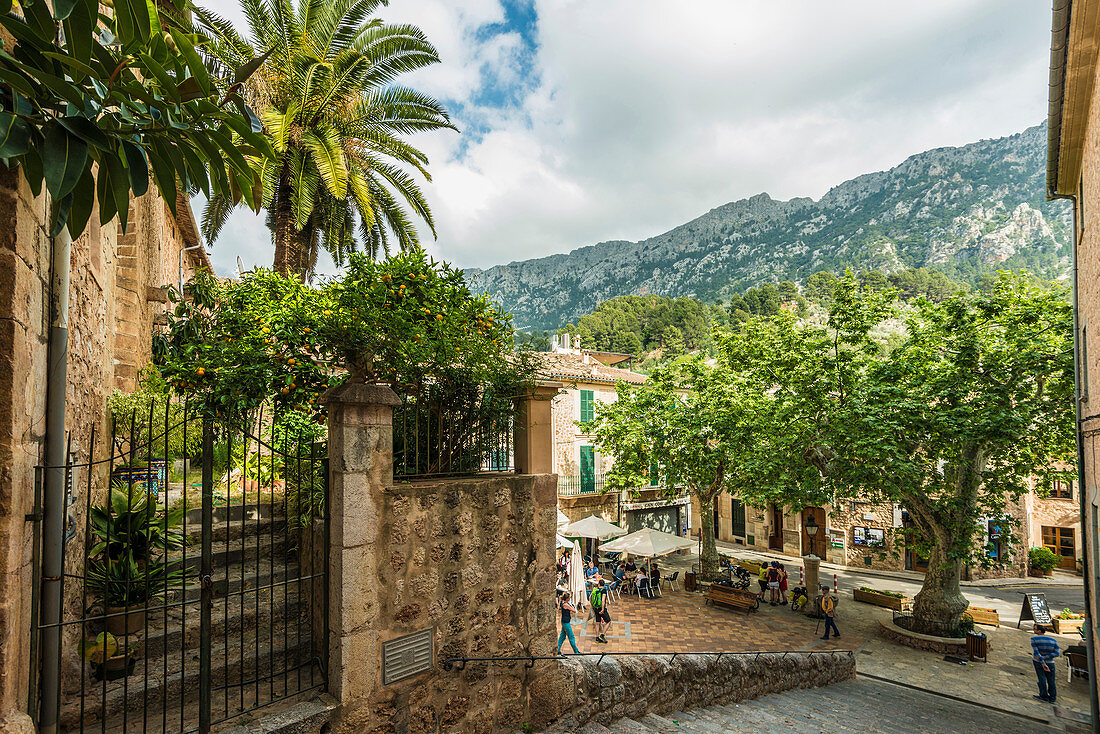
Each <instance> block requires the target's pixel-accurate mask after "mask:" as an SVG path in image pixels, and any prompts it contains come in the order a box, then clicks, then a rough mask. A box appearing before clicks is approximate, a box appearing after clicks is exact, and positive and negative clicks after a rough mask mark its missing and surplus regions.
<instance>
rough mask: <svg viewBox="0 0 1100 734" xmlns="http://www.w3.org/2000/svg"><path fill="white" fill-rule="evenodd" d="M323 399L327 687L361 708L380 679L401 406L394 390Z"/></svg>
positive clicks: (349, 388)
mask: <svg viewBox="0 0 1100 734" xmlns="http://www.w3.org/2000/svg"><path fill="white" fill-rule="evenodd" d="M324 400H325V402H326V403H327V405H328V450H329V508H330V518H331V519H330V526H329V533H330V535H329V543H330V561H329V569H328V584H329V649H328V660H329V668H328V670H329V679H328V687H329V692H330V693H331V694H332V695H333V696H334V697H335V698H336V700H337V702H338V703H339V704H340V706H341V707H342V708H343V709H345V710H349V709H350V710H355V709H357V708H359V707H360V706H364V705H365V704H366V703H367V702H368V701H369V700H370V697H371V696H372V695H373V693H374V691H375V688H376V687H377V683H376V679H378V677H379V673H378V670H379V666H380V661H381V656H382V651H381V647H380V643H379V639H378V629H377V626H376V625H375V624H374V620H375V618H376V617H377V615H378V608H379V600H378V596H379V594H378V592H379V590H378V584H377V578H376V575H375V574H374V573H373V572H374V567H375V563H376V562H375V558H374V546H375V544H376V542H377V541H378V539H379V531H380V528H381V527H382V522H383V503H384V499H383V492H384V490H385V489H386V488H388V487H391V486H392V485H393V409H394V408H395V407H396V406H398V405H400V404H401V401H400V400H399V399H398V397H397V395H396V394H394V392H393V390H391V389H390V388H389V387H385V386H382V385H364V384H358V383H355V384H353V383H345V384H343V385H341V386H339V387H337V388H334V389H332V390H330V391H329V392H327V393H326V394H325V397H324Z"/></svg>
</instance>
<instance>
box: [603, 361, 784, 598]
mask: <svg viewBox="0 0 1100 734" xmlns="http://www.w3.org/2000/svg"><path fill="white" fill-rule="evenodd" d="M616 389H617V393H618V399H617V400H616V401H615V402H613V403H600V404H599V407H598V408H597V410H596V417H595V421H594V428H595V434H596V439H595V441H596V445H597V447H598V448H599V450H600V451H601V452H604V453H607V454H610V455H612V456H614V457H615V463H614V465H613V466H612V468H611V471H610V472H609V473H608V475H607V486H608V488H609V489H626V488H629V487H638V486H643V485H645V484H648V478H649V471H650V467H651V466H653V465H656V466H658V467H660V471H661V473H662V474H664V475H665V476H669V477H671V478H672V479H673V480H674V482H675V483H677V484H682V485H683V486H685V487H686V488H687V491H688V493H689V494H690V495H691V496H692V497H693V498H695V499H696V500H697V501H698V502H699V507H700V508H702V511H701V512H700V527H701V533H702V541H703V543H702V545H703V553H702V558H701V562H702V565H703V576H704V578H708V579H711V578H715V577H717V575H718V551H717V549H716V547H715V545H714V513H712V512H710V511H709V508H711V507H712V506H713V505H714V501H715V498H717V496H718V494H719V493H720V492H722V491H723V490H730V491H740V490H741V489H742V488H744V487H746V486H748V485H750V484H751V482H752V472H751V469H752V460H753V457H754V456H755V451H754V442H755V440H756V436H757V433H758V432H759V428H758V421H757V419H758V416H760V415H766V414H767V413H768V409H767V407H766V405H767V402H768V398H767V396H766V395H765V394H764V392H763V391H761V390H759V389H758V388H755V387H753V386H752V385H751V384H749V383H748V382H747V381H745V380H744V379H743V378H741V377H739V376H738V375H737V374H736V373H734V372H732V371H731V370H729V369H728V368H726V367H725V366H722V365H718V366H711V365H708V364H707V363H706V362H705V361H704V360H703V359H702V358H700V357H695V358H692V359H688V360H682V361H679V362H675V363H673V364H671V365H667V366H663V367H658V368H657V369H655V370H654V372H653V373H652V374H651V375H650V377H649V379H648V380H647V381H646V382H645V383H644V384H642V385H628V384H626V383H620V384H619V385H618V386H617V388H616Z"/></svg>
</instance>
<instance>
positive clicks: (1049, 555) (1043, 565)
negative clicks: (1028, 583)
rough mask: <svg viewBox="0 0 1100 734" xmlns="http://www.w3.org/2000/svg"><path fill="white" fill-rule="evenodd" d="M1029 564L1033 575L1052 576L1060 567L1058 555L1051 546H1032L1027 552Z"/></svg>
mask: <svg viewBox="0 0 1100 734" xmlns="http://www.w3.org/2000/svg"><path fill="white" fill-rule="evenodd" d="M1027 560H1028V566H1029V568H1030V573H1031V575H1032V576H1050V575H1051V573H1052V572H1053V571H1054V569H1055V568H1057V567H1058V556H1057V555H1055V553H1054V551H1052V550H1051V549H1050V548H1046V547H1040V548H1032V549H1031V550H1029V551H1028V552H1027Z"/></svg>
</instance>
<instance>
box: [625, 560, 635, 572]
mask: <svg viewBox="0 0 1100 734" xmlns="http://www.w3.org/2000/svg"><path fill="white" fill-rule="evenodd" d="M626 570H627V571H629V572H630V573H634V572H635V571H637V570H638V567H637V566H636V565H634V559H633V558H631V559H630V560H629V561H627V562H626Z"/></svg>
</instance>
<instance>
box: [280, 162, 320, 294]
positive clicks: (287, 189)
mask: <svg viewBox="0 0 1100 734" xmlns="http://www.w3.org/2000/svg"><path fill="white" fill-rule="evenodd" d="M312 247H313V217H312V216H311V217H310V219H309V221H308V222H306V226H305V227H303V228H302V229H298V227H297V224H296V222H295V219H294V210H293V209H291V184H290V167H289V166H288V165H286V164H284V165H283V171H282V174H281V175H280V176H279V189H278V191H276V192H275V261H274V263H273V267H274V269H275V272H277V273H281V274H283V275H294V276H296V277H297V278H298V279H299V280H301V281H303V282H304V281H305V279H306V276H307V275H308V274H309V271H310V270H311V269H312V267H311V263H310V259H311V250H312Z"/></svg>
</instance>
